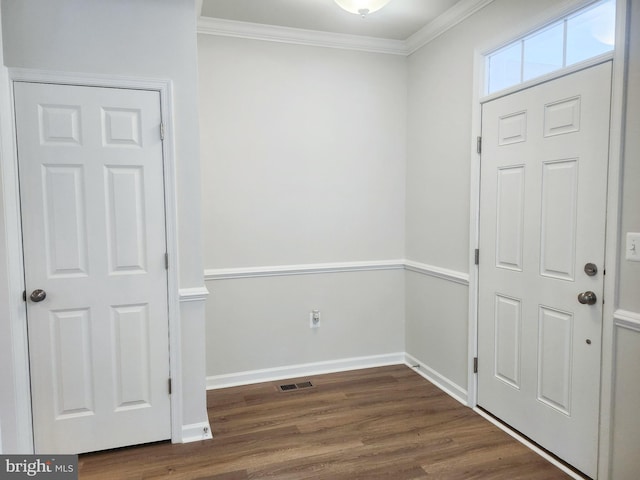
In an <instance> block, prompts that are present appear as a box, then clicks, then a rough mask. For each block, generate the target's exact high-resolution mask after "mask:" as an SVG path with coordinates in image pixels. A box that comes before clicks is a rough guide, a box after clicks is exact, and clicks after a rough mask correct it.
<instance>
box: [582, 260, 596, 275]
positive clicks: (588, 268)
mask: <svg viewBox="0 0 640 480" xmlns="http://www.w3.org/2000/svg"><path fill="white" fill-rule="evenodd" d="M584 273H586V274H587V275H589V276H590V277H593V276H594V275H595V274H596V273H598V267H597V266H596V264H595V263H587V264H586V265H585V266H584Z"/></svg>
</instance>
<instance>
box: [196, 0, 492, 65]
mask: <svg viewBox="0 0 640 480" xmlns="http://www.w3.org/2000/svg"><path fill="white" fill-rule="evenodd" d="M492 1H493V0H461V1H460V2H458V3H456V4H455V5H454V6H453V7H451V8H450V9H449V10H447V11H446V12H445V13H443V14H442V15H440V16H439V17H437V18H436V19H435V20H433V21H431V22H429V23H428V24H427V25H425V26H424V27H423V28H422V29H421V30H419V31H417V32H416V33H414V34H413V35H411V36H410V37H409V38H408V39H406V40H393V39H387V38H377V37H366V36H362V35H348V34H344V33H331V32H321V31H317V30H306V29H303V28H292V27H281V26H276V25H264V24H260V23H251V22H239V21H235V20H226V19H222V18H212V17H203V16H199V17H198V29H197V31H198V33H201V34H204V35H217V36H222V37H235V38H246V39H251V40H263V41H267V42H279V43H291V44H295V45H308V46H314V47H327V48H340V49H344V50H357V51H361V52H370V53H384V54H388V55H403V56H407V55H410V54H412V53H414V52H415V51H416V50H418V49H420V48H422V47H423V46H425V45H426V44H427V43H429V42H431V41H432V40H434V39H436V38H437V37H439V36H440V35H442V34H443V33H444V32H446V31H447V30H449V29H450V28H452V27H454V26H456V25H457V24H458V23H460V22H462V21H463V20H464V19H466V18H467V17H469V16H470V15H473V14H474V13H475V12H477V11H478V10H480V9H482V8H484V7H485V6H487V5H488V4H490V3H491V2H492Z"/></svg>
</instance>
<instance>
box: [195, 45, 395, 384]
mask: <svg viewBox="0 0 640 480" xmlns="http://www.w3.org/2000/svg"><path fill="white" fill-rule="evenodd" d="M198 50H199V69H200V102H201V104H200V107H201V108H200V115H201V116H200V123H201V126H202V135H201V151H202V165H203V169H202V170H203V176H202V185H203V211H204V236H205V244H206V250H205V269H206V270H207V271H212V272H215V271H217V270H219V269H228V268H231V269H238V268H247V269H249V270H251V269H254V270H255V269H256V268H259V267H266V266H269V267H276V268H279V267H283V266H284V267H286V266H288V265H309V264H326V263H332V264H333V263H343V262H347V263H348V262H369V261H378V260H390V259H401V258H402V257H403V253H404V178H405V171H404V169H405V156H406V155H405V139H406V113H405V105H406V65H405V59H404V58H403V57H398V56H391V55H382V54H371V53H362V52H353V51H346V50H339V49H331V48H318V47H310V46H302V45H290V44H282V43H271V42H261V41H254V40H246V39H235V38H224V37H217V36H210V35H203V34H201V35H199V37H198ZM402 285H403V272H402V271H375V272H349V273H331V274H317V273H316V274H312V275H297V276H295V277H282V276H278V277H261V278H251V279H231V280H212V281H208V282H207V287H208V288H209V289H210V290H211V292H212V295H211V296H210V298H209V300H208V302H207V345H208V350H207V374H208V375H209V376H216V375H223V374H232V373H234V372H243V371H252V370H260V369H265V368H276V367H281V366H288V365H299V364H303V363H310V362H323V361H333V360H339V359H343V358H350V357H359V356H370V355H380V354H388V353H396V352H402V351H403V350H404V345H403V344H404V296H403V290H402ZM312 309H319V310H320V311H321V315H322V326H321V328H320V329H318V330H311V329H310V328H309V312H310V310H312Z"/></svg>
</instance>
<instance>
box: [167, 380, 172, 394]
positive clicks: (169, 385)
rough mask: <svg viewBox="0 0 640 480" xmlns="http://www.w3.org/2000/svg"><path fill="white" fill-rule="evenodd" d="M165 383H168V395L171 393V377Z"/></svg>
mask: <svg viewBox="0 0 640 480" xmlns="http://www.w3.org/2000/svg"><path fill="white" fill-rule="evenodd" d="M167 384H168V387H169V395H171V379H169V381H168V382H167Z"/></svg>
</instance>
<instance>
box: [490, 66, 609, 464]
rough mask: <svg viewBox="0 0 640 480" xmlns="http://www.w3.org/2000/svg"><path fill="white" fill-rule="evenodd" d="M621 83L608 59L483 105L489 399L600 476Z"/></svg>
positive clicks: (515, 423)
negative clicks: (614, 133) (613, 115)
mask: <svg viewBox="0 0 640 480" xmlns="http://www.w3.org/2000/svg"><path fill="white" fill-rule="evenodd" d="M610 85H611V63H610V62H607V63H604V64H601V65H598V66H595V67H591V68H588V69H586V70H583V71H580V72H577V73H574V74H571V75H568V76H565V77H562V78H559V79H556V80H553V81H550V82H547V83H543V84H541V85H538V86H535V87H532V88H528V89H526V90H523V91H520V92H518V93H514V94H512V95H508V96H505V97H502V98H499V99H497V100H493V101H490V102H488V103H486V104H485V105H484V106H483V109H482V138H483V152H482V160H481V161H482V166H481V199H480V205H481V210H480V263H479V301H478V322H479V323H478V364H479V368H478V405H479V406H481V407H483V408H484V409H486V410H488V411H489V412H491V413H492V414H494V415H495V416H497V417H498V418H500V419H501V420H503V421H504V422H506V423H507V424H509V425H511V426H512V427H513V428H515V429H516V430H518V431H520V432H521V433H523V434H524V435H526V436H527V437H529V438H531V439H532V440H534V441H535V442H537V443H539V444H540V445H541V446H542V447H544V448H546V449H548V450H549V451H551V452H552V453H554V454H556V455H557V456H559V457H560V458H562V459H563V460H565V461H566V462H568V463H570V464H571V465H573V466H575V467H576V468H578V469H579V470H581V471H582V472H584V473H586V474H587V475H590V476H595V475H596V471H597V458H598V451H597V446H598V416H599V394H600V349H601V340H600V338H601V329H602V301H603V298H602V294H603V283H604V282H603V275H604V233H605V213H606V182H607V159H608V145H609V103H610ZM587 292H589V293H587Z"/></svg>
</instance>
